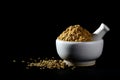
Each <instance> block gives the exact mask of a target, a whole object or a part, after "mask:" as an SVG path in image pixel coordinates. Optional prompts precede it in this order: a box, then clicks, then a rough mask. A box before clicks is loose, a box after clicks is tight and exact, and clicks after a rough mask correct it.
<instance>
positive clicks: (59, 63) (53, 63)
mask: <svg viewBox="0 0 120 80" xmlns="http://www.w3.org/2000/svg"><path fill="white" fill-rule="evenodd" d="M27 66H28V67H39V68H40V69H46V68H47V69H55V68H56V69H64V68H65V67H66V66H67V65H66V64H65V63H64V62H63V60H52V59H49V60H40V61H39V62H32V63H29V64H28V65H27Z"/></svg>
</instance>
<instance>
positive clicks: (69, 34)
mask: <svg viewBox="0 0 120 80" xmlns="http://www.w3.org/2000/svg"><path fill="white" fill-rule="evenodd" d="M57 38H58V39H60V40H64V41H75V42H85V41H92V34H91V33H90V32H89V31H88V30H86V29H84V28H83V27H81V26H80V25H73V26H69V27H68V28H67V29H66V30H65V31H63V32H62V33H61V34H60V35H59V36H58V37H57Z"/></svg>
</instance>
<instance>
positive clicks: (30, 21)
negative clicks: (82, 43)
mask: <svg viewBox="0 0 120 80" xmlns="http://www.w3.org/2000/svg"><path fill="white" fill-rule="evenodd" d="M95 6H96V5H95ZM95 6H93V7H94V9H93V8H89V6H88V8H85V7H84V9H83V8H82V9H81V8H80V7H81V6H79V5H78V6H76V7H75V8H73V7H72V6H68V8H61V7H56V8H55V6H53V7H47V8H46V7H44V8H42V7H43V6H42V7H41V8H32V7H24V8H21V7H17V8H15V6H13V7H7V8H6V9H5V11H4V12H3V14H4V16H3V17H4V18H3V20H2V21H3V24H4V25H3V29H2V31H3V33H2V35H3V41H4V42H3V43H4V46H3V47H5V48H4V49H5V50H4V53H3V56H7V57H5V61H7V63H8V64H9V65H8V66H7V70H6V73H7V74H6V73H5V74H6V75H10V74H11V73H12V74H11V75H15V76H17V77H20V78H26V79H28V78H31V79H32V78H35V79H44V78H45V79H47V78H48V79H49V76H51V77H50V78H51V79H64V78H65V79H77V78H78V79H86V78H92V79H104V78H105V77H107V78H109V77H112V78H119V77H118V76H119V74H118V73H119V72H120V69H119V67H120V66H119V13H118V10H117V7H116V6H114V7H110V6H105V5H104V6H105V7H100V8H95ZM36 7H37V6H36ZM102 22H103V23H105V24H106V25H107V26H108V27H109V28H110V31H109V32H108V33H107V34H106V35H105V36H104V38H103V39H104V49H103V54H102V56H101V57H100V58H99V59H97V63H96V66H93V67H87V68H79V69H76V70H75V71H66V70H63V71H62V70H59V71H56V70H55V71H54V70H53V71H49V70H48V71H40V70H33V71H27V70H24V69H21V66H22V64H19V63H18V64H17V65H12V63H9V62H10V60H12V59H17V58H26V57H27V58H29V57H36V58H37V57H52V56H54V57H55V58H58V59H60V58H59V56H58V55H57V52H56V47H55V40H56V38H57V36H59V34H61V32H62V31H63V30H65V29H66V28H67V27H68V26H70V25H74V24H80V25H82V26H83V27H84V28H86V29H87V30H89V31H90V32H91V33H92V32H94V31H95V30H96V29H97V28H98V27H99V25H100V24H101V23H102ZM2 58H3V57H2ZM3 67H4V66H3ZM8 67H9V68H8ZM16 70H17V71H16ZM57 72H58V73H57ZM20 73H22V74H23V75H22V74H20ZM71 75H72V76H71ZM43 76H46V77H43ZM10 78H14V77H13V76H11V77H10Z"/></svg>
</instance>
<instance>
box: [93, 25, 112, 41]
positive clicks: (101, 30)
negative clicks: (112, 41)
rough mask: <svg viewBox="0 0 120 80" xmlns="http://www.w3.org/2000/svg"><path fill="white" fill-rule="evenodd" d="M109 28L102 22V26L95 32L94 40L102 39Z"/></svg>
mask: <svg viewBox="0 0 120 80" xmlns="http://www.w3.org/2000/svg"><path fill="white" fill-rule="evenodd" d="M109 30H110V29H109V28H108V26H107V25H105V24H104V23H101V25H100V27H99V28H98V29H97V30H96V31H95V32H93V40H100V39H102V38H103V37H104V35H105V34H106V33H107V32H108V31H109Z"/></svg>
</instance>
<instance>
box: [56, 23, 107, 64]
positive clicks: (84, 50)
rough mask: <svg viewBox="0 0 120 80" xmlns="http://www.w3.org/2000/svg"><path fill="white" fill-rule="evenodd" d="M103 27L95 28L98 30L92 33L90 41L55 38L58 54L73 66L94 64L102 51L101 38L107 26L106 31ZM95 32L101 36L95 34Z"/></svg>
mask: <svg viewBox="0 0 120 80" xmlns="http://www.w3.org/2000/svg"><path fill="white" fill-rule="evenodd" d="M102 27H103V24H102ZM105 27H106V26H105ZM104 29H106V28H102V29H101V26H100V27H99V29H97V31H99V32H98V33H96V34H94V35H95V37H93V38H94V40H93V41H90V42H70V41H63V40H59V39H56V49H57V53H58V55H59V56H60V58H62V59H63V60H64V61H65V63H66V64H68V65H75V66H92V65H95V61H96V59H97V58H99V57H100V56H101V54H102V51H103V45H104V40H103V39H101V38H102V37H103V36H104V35H105V33H106V32H107V31H108V28H107V31H106V30H104ZM103 31H106V32H103ZM101 32H102V33H101ZM99 33H100V34H99ZM97 34H98V35H101V36H96V35H97ZM102 35H103V36H102ZM98 37H99V38H98ZM100 37H101V38H100ZM95 39H96V40H95Z"/></svg>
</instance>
